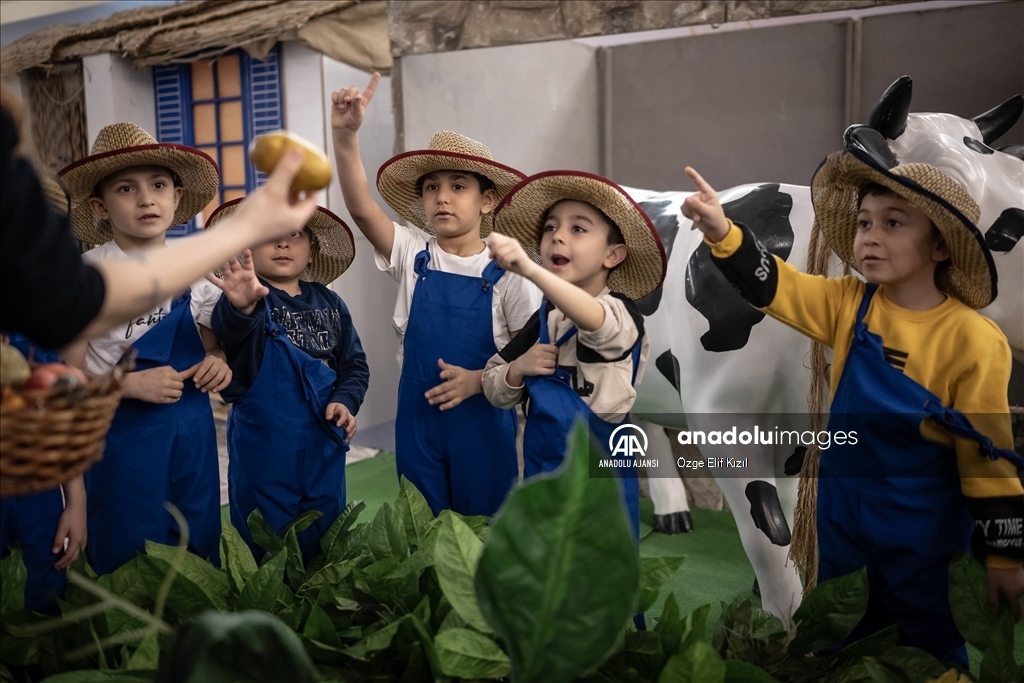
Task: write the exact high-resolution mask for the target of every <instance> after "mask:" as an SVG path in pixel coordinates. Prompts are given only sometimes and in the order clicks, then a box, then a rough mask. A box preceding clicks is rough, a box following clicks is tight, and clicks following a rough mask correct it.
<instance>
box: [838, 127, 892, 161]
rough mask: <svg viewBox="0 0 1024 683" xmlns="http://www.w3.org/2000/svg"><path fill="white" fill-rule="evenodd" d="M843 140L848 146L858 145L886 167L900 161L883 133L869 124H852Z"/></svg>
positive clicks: (858, 147)
mask: <svg viewBox="0 0 1024 683" xmlns="http://www.w3.org/2000/svg"><path fill="white" fill-rule="evenodd" d="M843 141H844V142H845V143H846V146H847V147H856V148H857V149H860V150H863V151H865V152H867V153H868V155H870V156H871V158H872V159H874V160H875V161H876V162H877V163H878V164H880V165H881V166H882V167H884V168H892V167H893V166H895V165H896V164H897V163H898V162H897V161H896V155H895V154H893V153H892V150H891V149H889V143H888V142H886V141H885V138H884V137H882V134H881V133H879V132H878V131H877V130H875V129H874V128H870V127H868V126H850V127H849V128H847V129H846V133H845V134H843Z"/></svg>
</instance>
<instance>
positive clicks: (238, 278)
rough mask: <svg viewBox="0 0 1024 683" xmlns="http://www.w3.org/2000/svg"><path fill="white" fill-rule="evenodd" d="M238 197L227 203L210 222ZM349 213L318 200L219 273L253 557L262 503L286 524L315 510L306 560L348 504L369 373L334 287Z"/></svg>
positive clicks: (235, 499)
mask: <svg viewBox="0 0 1024 683" xmlns="http://www.w3.org/2000/svg"><path fill="white" fill-rule="evenodd" d="M239 201H240V200H237V199H236V200H233V201H230V202H227V203H226V204H224V205H222V206H221V207H219V208H218V209H217V210H216V211H214V213H213V215H211V216H210V220H209V222H208V227H213V226H215V225H216V224H217V223H218V222H219V221H220V220H221V219H224V218H226V217H227V216H229V215H231V213H232V211H234V209H235V207H236V206H237V204H238V202H239ZM355 253H356V251H355V243H354V242H353V240H352V233H351V231H350V230H349V229H348V226H347V225H345V223H344V221H342V220H341V219H340V218H338V217H337V216H335V215H334V214H333V213H331V212H330V211H328V210H327V209H324V208H322V207H318V208H317V210H316V211H315V212H314V213H313V216H312V217H311V218H310V220H309V222H308V223H307V224H306V226H305V228H304V229H302V230H300V231H296V232H293V233H292V234H291V235H289V236H288V237H286V238H283V239H280V240H276V241H273V242H268V243H267V244H263V245H261V246H259V247H256V248H255V249H253V250H252V251H248V250H247V251H246V252H244V254H243V256H242V261H241V262H240V263H239V262H238V261H230V262H228V263H227V264H225V265H224V266H223V268H222V271H221V273H220V275H221V276H222V278H219V277H217V276H216V275H215V276H214V277H212V278H211V279H210V281H211V282H213V283H214V284H216V285H217V286H218V287H220V288H221V289H223V290H224V297H223V298H222V299H221V300H220V302H219V303H218V304H217V307H216V308H215V309H214V312H213V329H214V332H216V334H217V337H218V338H219V339H220V340H221V342H222V343H223V344H224V348H225V349H226V350H227V353H228V359H229V361H230V363H231V369H232V370H233V371H234V375H233V378H232V381H231V384H230V385H229V386H228V388H227V389H226V390H225V391H224V392H223V393H222V397H223V398H224V400H226V401H228V402H229V403H232V404H233V406H232V408H231V412H230V413H229V415H228V455H229V457H230V462H229V466H228V486H229V499H230V505H231V523H232V524H233V525H234V526H235V528H236V529H238V532H239V533H240V534H241V535H242V538H243V539H245V541H246V543H248V544H249V547H250V548H251V549H252V551H253V554H254V555H255V556H256V557H261V556H262V555H263V553H264V550H263V549H262V548H260V547H258V546H257V545H256V543H255V542H254V541H253V538H252V534H251V533H250V531H249V527H248V524H247V523H246V521H247V520H248V518H249V515H251V514H252V512H253V511H254V510H257V509H258V510H259V511H260V513H261V514H262V515H263V518H264V519H265V520H266V521H267V522H268V523H269V524H270V526H271V527H273V529H274V531H276V532H277V533H279V534H283V533H284V528H285V527H286V526H287V525H288V523H289V522H291V521H292V520H293V519H295V518H296V517H298V516H299V515H301V514H303V513H305V512H308V511H311V510H313V511H317V512H320V513H322V516H321V517H320V518H319V519H317V520H315V521H314V522H313V523H312V524H311V525H309V526H308V527H307V528H306V529H305V530H303V531H300V532H299V533H298V541H299V547H300V549H301V550H302V554H303V557H305V558H306V559H307V560H308V559H309V558H310V557H312V556H313V554H314V553H315V552H317V548H318V543H319V541H320V537H321V536H323V534H324V532H325V531H326V530H327V528H328V527H329V526H330V525H331V524H332V523H333V522H334V520H335V518H337V516H338V515H340V514H341V512H342V511H343V510H344V509H345V454H346V453H347V452H348V442H349V441H350V440H351V439H352V436H353V435H354V434H355V431H356V417H355V416H356V413H358V412H359V406H361V405H362V403H363V397H364V396H365V395H366V389H367V387H368V386H369V382H370V370H369V367H368V366H367V364H366V355H365V354H364V353H363V347H362V345H361V344H360V342H359V335H358V334H357V333H356V329H355V327H354V326H353V324H352V317H351V315H350V314H349V312H348V307H346V306H345V302H344V301H342V299H341V297H340V296H338V295H337V294H336V293H335V292H333V291H331V290H330V289H328V288H327V285H329V284H330V283H331V282H333V281H334V280H336V279H338V277H339V276H340V275H341V274H342V273H344V272H345V271H346V270H347V269H348V267H349V265H351V263H352V259H353V258H355Z"/></svg>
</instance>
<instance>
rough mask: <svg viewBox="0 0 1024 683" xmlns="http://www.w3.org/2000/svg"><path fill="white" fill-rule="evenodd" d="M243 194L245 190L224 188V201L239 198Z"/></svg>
mask: <svg viewBox="0 0 1024 683" xmlns="http://www.w3.org/2000/svg"><path fill="white" fill-rule="evenodd" d="M244 196H245V190H224V201H226V202H230V201H231V200H232V199H241V198H242V197H244Z"/></svg>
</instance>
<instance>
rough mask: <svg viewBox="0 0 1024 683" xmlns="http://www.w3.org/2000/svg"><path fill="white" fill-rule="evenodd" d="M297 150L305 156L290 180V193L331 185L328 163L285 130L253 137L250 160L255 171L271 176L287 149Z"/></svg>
mask: <svg viewBox="0 0 1024 683" xmlns="http://www.w3.org/2000/svg"><path fill="white" fill-rule="evenodd" d="M294 148H298V149H301V150H302V151H303V152H305V153H306V158H305V160H304V161H303V162H302V167H301V168H300V169H299V172H298V173H297V174H296V175H295V180H293V181H292V191H293V192H313V191H315V190H322V189H324V188H325V187H327V185H328V184H329V183H330V182H331V162H330V161H329V160H328V159H327V156H326V155H325V154H324V153H323V152H321V151H320V150H319V149H317V148H316V147H314V146H313V145H312V144H311V143H309V142H307V141H306V140H303V139H302V138H300V137H299V136H298V135H293V134H292V133H289V132H288V131H286V130H275V131H273V132H272V133H264V134H263V135H257V136H256V137H255V138H253V141H252V144H250V145H249V158H250V159H252V163H253V164H255V165H256V168H257V169H259V170H260V171H262V172H264V173H266V174H268V175H269V174H270V173H272V172H273V171H274V169H275V168H276V167H277V163H278V162H279V161H281V157H283V156H284V155H285V154H286V153H287V152H288V150H290V149H294Z"/></svg>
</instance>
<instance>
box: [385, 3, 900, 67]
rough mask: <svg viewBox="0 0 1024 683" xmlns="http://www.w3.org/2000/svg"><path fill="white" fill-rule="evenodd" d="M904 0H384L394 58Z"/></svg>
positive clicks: (863, 6) (852, 7) (826, 10)
mask: <svg viewBox="0 0 1024 683" xmlns="http://www.w3.org/2000/svg"><path fill="white" fill-rule="evenodd" d="M909 1H910V0H756V1H755V0H719V1H717V2H716V1H700V0H683V1H678V0H676V1H670V0H598V1H594V2H578V1H577V0H557V1H555V2H552V1H551V0H494V1H492V2H449V1H446V0H416V1H414V2H397V1H395V0H389V2H388V35H389V37H390V39H391V54H392V55H393V56H394V57H402V56H406V55H415V54H427V53H433V52H448V51H452V50H464V49H468V48H478V47H495V46H498V45H516V44H520V43H534V42H539V41H545V40H565V39H571V38H583V37H586V36H600V35H609V34H616V33H628V32H632V31H650V30H654V29H664V28H676V27H679V26H693V25H697V24H723V23H725V22H730V21H748V20H752V19H768V18H771V17H782V16H792V15H795V14H811V13H816V12H834V11H839V10H850V9H863V8H866V7H874V6H876V5H892V4H897V3H901V2H909Z"/></svg>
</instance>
